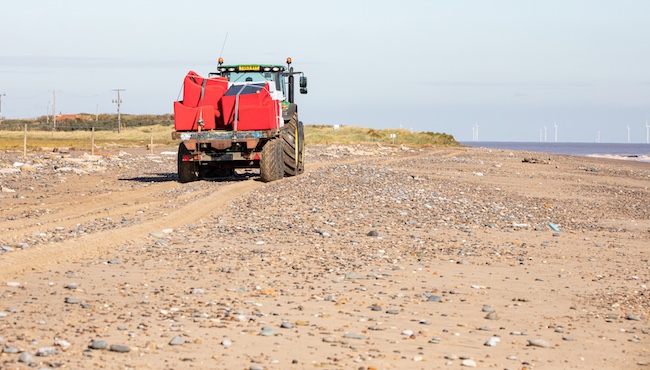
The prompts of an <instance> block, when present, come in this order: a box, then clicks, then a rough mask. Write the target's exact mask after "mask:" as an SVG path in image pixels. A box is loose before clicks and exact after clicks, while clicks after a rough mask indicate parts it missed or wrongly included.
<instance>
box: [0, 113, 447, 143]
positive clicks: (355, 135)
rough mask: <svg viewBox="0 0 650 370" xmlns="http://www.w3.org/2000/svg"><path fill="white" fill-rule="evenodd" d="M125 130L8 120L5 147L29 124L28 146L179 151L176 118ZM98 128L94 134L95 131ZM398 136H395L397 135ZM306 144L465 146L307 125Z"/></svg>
mask: <svg viewBox="0 0 650 370" xmlns="http://www.w3.org/2000/svg"><path fill="white" fill-rule="evenodd" d="M121 121H122V129H121V132H120V133H118V132H117V115H115V114H100V115H99V116H98V117H97V120H95V116H94V115H90V114H78V115H76V116H75V118H73V119H65V120H60V121H57V126H56V130H54V129H53V125H52V121H51V119H50V120H49V121H48V119H47V118H46V117H39V118H37V119H35V120H3V121H2V123H0V149H22V148H23V138H24V133H23V132H24V129H25V125H27V131H28V132H27V148H28V149H30V150H31V149H38V148H53V147H70V148H77V149H80V150H90V147H91V143H92V137H93V136H94V140H95V141H94V142H95V146H96V147H97V148H107V147H145V146H147V145H148V144H149V143H150V142H151V138H152V136H153V142H154V144H155V145H157V146H169V147H175V146H177V145H178V141H176V140H172V138H171V133H172V131H173V130H174V128H173V116H172V115H171V114H165V115H159V116H156V115H122V117H121ZM93 129H94V133H93V132H92V131H93ZM393 134H394V135H395V137H391V135H393ZM305 143H306V145H307V146H309V145H310V144H345V145H348V144H368V143H381V144H384V145H405V146H409V147H426V146H456V145H460V144H458V142H457V141H456V140H454V138H453V136H451V135H447V134H439V133H433V132H410V131H409V130H404V129H383V130H377V129H372V128H363V127H352V126H340V127H337V129H335V127H334V126H331V125H306V126H305Z"/></svg>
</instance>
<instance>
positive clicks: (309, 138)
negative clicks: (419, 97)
mask: <svg viewBox="0 0 650 370" xmlns="http://www.w3.org/2000/svg"><path fill="white" fill-rule="evenodd" d="M393 134H394V135H395V137H394V138H393V137H391V135H393ZM305 143H306V144H307V145H309V144H358V143H381V144H387V145H390V144H394V145H405V146H409V147H426V146H436V145H438V146H456V145H460V144H459V143H458V142H457V141H456V140H455V139H454V137H453V136H451V135H448V134H439V133H434V132H411V131H409V130H405V129H383V130H377V129H372V128H364V127H353V126H341V127H339V128H338V129H337V130H335V129H334V126H327V125H307V126H305Z"/></svg>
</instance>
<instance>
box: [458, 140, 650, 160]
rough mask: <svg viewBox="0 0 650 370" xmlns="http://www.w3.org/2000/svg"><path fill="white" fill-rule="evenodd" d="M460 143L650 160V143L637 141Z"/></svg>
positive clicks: (481, 146)
mask: <svg viewBox="0 0 650 370" xmlns="http://www.w3.org/2000/svg"><path fill="white" fill-rule="evenodd" d="M461 144H462V145H466V146H471V147H476V148H492V149H506V150H521V151H529V152H541V153H551V154H567V155H575V156H583V157H600V158H611V159H620V160H631V161H639V162H650V144H638V143H630V144H628V143H556V142H552V143H549V142H519V141H512V142H508V141H463V142H461Z"/></svg>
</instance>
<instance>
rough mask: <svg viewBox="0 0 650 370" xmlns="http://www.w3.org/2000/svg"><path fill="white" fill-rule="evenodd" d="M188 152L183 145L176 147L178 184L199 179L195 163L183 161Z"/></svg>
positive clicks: (197, 167) (197, 166)
mask: <svg viewBox="0 0 650 370" xmlns="http://www.w3.org/2000/svg"><path fill="white" fill-rule="evenodd" d="M189 154H190V151H189V150H187V147H186V146H185V143H181V144H180V145H179V146H178V182H180V183H186V182H192V181H196V180H198V179H199V165H198V163H196V162H187V161H183V158H184V157H186V156H188V155H189Z"/></svg>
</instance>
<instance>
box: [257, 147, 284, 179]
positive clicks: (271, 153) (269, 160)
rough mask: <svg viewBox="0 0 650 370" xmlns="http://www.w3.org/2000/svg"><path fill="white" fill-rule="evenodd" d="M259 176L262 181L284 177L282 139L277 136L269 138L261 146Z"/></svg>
mask: <svg viewBox="0 0 650 370" xmlns="http://www.w3.org/2000/svg"><path fill="white" fill-rule="evenodd" d="M260 176H261V177H262V181H264V182H271V181H275V180H280V179H282V178H283V177H284V163H283V161H282V141H281V139H280V138H279V137H276V138H273V139H270V140H269V141H267V142H266V144H264V146H263V147H262V153H261V158H260Z"/></svg>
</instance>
